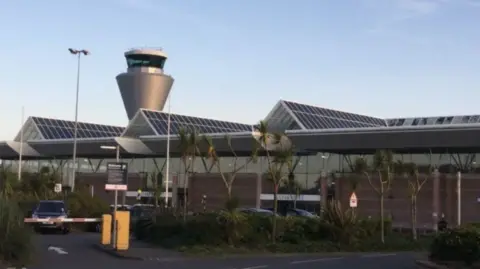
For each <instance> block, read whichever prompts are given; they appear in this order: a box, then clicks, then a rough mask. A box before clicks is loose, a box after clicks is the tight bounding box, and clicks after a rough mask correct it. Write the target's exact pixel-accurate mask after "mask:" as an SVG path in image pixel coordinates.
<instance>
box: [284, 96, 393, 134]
mask: <svg viewBox="0 0 480 269" xmlns="http://www.w3.org/2000/svg"><path fill="white" fill-rule="evenodd" d="M284 103H285V105H286V106H287V107H288V109H290V110H291V111H292V112H293V114H294V115H295V116H296V118H297V119H298V120H299V121H300V123H302V124H303V126H305V128H307V129H337V128H362V127H380V126H386V123H385V120H383V119H379V118H374V117H369V116H364V115H358V114H354V113H348V112H342V111H337V110H332V109H327V108H321V107H316V106H310V105H305V104H299V103H295V102H290V101H284Z"/></svg>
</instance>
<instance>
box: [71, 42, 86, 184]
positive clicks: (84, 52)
mask: <svg viewBox="0 0 480 269" xmlns="http://www.w3.org/2000/svg"><path fill="white" fill-rule="evenodd" d="M68 51H69V52H70V53H71V54H73V55H76V56H77V89H76V95H75V123H74V127H73V153H72V186H71V187H72V191H73V189H74V187H75V174H76V164H77V130H78V95H79V92H80V58H81V56H82V54H83V55H85V56H87V55H89V54H90V52H88V50H84V49H82V50H76V49H72V48H69V49H68Z"/></svg>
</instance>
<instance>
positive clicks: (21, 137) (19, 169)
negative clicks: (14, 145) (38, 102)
mask: <svg viewBox="0 0 480 269" xmlns="http://www.w3.org/2000/svg"><path fill="white" fill-rule="evenodd" d="M24 117H25V109H24V107H23V106H22V123H21V124H22V125H21V127H20V128H21V129H20V153H19V155H18V181H21V180H22V161H23V160H22V157H23V124H24Z"/></svg>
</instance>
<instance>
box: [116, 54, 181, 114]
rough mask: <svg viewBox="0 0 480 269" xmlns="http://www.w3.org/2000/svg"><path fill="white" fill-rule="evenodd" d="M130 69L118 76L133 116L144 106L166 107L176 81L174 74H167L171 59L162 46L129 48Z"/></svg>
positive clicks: (155, 108)
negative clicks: (165, 67)
mask: <svg viewBox="0 0 480 269" xmlns="http://www.w3.org/2000/svg"><path fill="white" fill-rule="evenodd" d="M125 58H126V60H127V67H128V68H127V72H125V73H121V74H119V75H118V76H117V78H116V79H117V84H118V88H119V89H120V94H121V95H122V99H123V104H124V106H125V111H126V112H127V116H128V119H129V120H131V119H132V118H133V116H134V115H135V113H136V112H137V111H138V110H139V109H141V108H146V109H152V110H158V111H161V110H163V107H164V106H165V102H166V101H167V98H168V94H169V93H170V90H171V88H172V85H173V81H174V80H173V78H172V77H171V76H169V75H166V74H164V72H163V67H164V66H165V62H166V61H167V55H166V54H165V52H163V51H162V50H159V49H132V50H129V51H127V52H125Z"/></svg>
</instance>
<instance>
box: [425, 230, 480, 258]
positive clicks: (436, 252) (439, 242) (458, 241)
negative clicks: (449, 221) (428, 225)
mask: <svg viewBox="0 0 480 269" xmlns="http://www.w3.org/2000/svg"><path fill="white" fill-rule="evenodd" d="M430 258H431V259H433V260H437V261H456V262H464V263H465V264H467V265H472V264H473V263H475V262H478V261H480V233H479V232H478V230H477V229H475V228H458V229H451V230H450V229H449V230H446V231H444V232H441V233H439V234H438V235H437V236H436V237H435V238H434V240H433V243H432V245H431V247H430Z"/></svg>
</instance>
